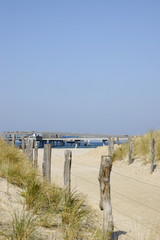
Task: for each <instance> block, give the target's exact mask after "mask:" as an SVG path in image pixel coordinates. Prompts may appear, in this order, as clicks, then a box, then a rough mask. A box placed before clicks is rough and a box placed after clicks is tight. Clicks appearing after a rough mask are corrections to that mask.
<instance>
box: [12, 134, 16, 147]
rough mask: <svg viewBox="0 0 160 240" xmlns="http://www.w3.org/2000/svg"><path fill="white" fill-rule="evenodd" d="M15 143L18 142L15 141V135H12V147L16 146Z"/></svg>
mask: <svg viewBox="0 0 160 240" xmlns="http://www.w3.org/2000/svg"><path fill="white" fill-rule="evenodd" d="M15 142H16V140H15V134H14V133H13V135H12V147H14V146H15Z"/></svg>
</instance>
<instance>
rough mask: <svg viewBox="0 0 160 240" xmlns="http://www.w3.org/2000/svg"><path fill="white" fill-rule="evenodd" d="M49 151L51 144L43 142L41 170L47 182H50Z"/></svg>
mask: <svg viewBox="0 0 160 240" xmlns="http://www.w3.org/2000/svg"><path fill="white" fill-rule="evenodd" d="M51 151H52V148H51V144H44V155H43V163H42V170H43V178H44V179H45V180H46V181H48V182H51Z"/></svg>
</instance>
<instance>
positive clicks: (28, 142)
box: [26, 138, 33, 161]
mask: <svg viewBox="0 0 160 240" xmlns="http://www.w3.org/2000/svg"><path fill="white" fill-rule="evenodd" d="M26 156H27V158H28V159H29V160H31V161H33V138H27V139H26Z"/></svg>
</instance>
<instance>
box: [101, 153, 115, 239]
mask: <svg viewBox="0 0 160 240" xmlns="http://www.w3.org/2000/svg"><path fill="white" fill-rule="evenodd" d="M111 169H112V157H111V156H102V157H101V165H100V170H99V178H98V180H99V184H100V204H99V207H100V209H101V210H103V230H104V237H105V238H107V239H110V238H111V235H112V232H113V229H114V224H113V216H112V205H111V196H110V173H111Z"/></svg>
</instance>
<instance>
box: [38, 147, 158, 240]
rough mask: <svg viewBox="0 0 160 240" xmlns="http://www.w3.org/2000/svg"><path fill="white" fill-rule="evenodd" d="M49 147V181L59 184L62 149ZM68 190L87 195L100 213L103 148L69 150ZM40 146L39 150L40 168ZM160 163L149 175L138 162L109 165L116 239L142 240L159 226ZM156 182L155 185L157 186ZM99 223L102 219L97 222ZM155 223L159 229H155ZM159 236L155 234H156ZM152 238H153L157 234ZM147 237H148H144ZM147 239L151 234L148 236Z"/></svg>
mask: <svg viewBox="0 0 160 240" xmlns="http://www.w3.org/2000/svg"><path fill="white" fill-rule="evenodd" d="M65 150H66V149H52V182H57V183H58V184H60V185H62V186H63V166H64V151H65ZM71 150H72V154H73V163H72V189H76V190H78V191H80V192H83V193H85V194H86V195H87V198H88V202H89V203H90V204H91V205H92V206H93V207H94V208H95V209H97V211H98V212H99V213H100V214H101V215H102V212H100V210H99V207H98V204H99V185H98V179H97V178H98V172H99V166H100V159H101V155H105V154H107V151H108V149H107V147H100V148H97V149H71ZM42 158H43V149H39V167H40V169H41V164H42ZM159 179H160V166H157V168H156V170H155V172H154V173H153V174H152V175H150V174H149V166H144V165H142V163H139V162H138V161H137V162H136V161H135V162H134V163H133V164H132V165H130V166H128V164H127V163H125V162H120V161H119V162H116V163H114V164H113V168H112V174H111V197H112V206H113V217H114V223H115V226H116V228H115V231H117V233H118V234H119V237H118V238H116V239H119V240H121V239H135V240H140V239H141V240H142V239H144V237H145V236H147V234H148V233H149V232H151V229H155V227H156V231H159V229H160V181H159ZM158 184H159V186H158ZM101 223H102V221H101ZM158 224H159V229H158V227H157V226H158ZM156 235H159V236H160V231H159V234H156ZM159 236H157V237H155V236H154V237H153V239H154V240H156V239H157V240H158V239H160V237H159ZM146 239H148V238H146ZM149 239H151V237H150V238H149Z"/></svg>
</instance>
